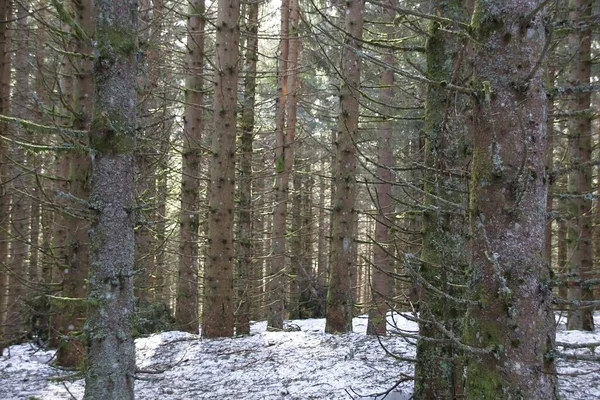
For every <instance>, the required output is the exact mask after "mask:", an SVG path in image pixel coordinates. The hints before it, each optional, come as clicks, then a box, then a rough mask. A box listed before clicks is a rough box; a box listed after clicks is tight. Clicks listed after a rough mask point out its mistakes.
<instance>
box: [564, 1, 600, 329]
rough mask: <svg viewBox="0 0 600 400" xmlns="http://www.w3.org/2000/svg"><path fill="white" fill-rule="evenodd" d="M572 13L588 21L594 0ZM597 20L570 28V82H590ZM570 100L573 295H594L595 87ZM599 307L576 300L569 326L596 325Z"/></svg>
mask: <svg viewBox="0 0 600 400" xmlns="http://www.w3.org/2000/svg"><path fill="white" fill-rule="evenodd" d="M569 10H570V12H569V18H570V20H571V21H572V23H573V24H574V26H576V25H578V24H579V23H581V22H582V21H587V20H589V18H590V17H591V15H592V1H591V0H571V1H570V2H569ZM591 33H592V30H591V26H589V25H587V27H585V28H584V27H579V28H578V29H573V30H572V31H571V32H570V33H569V37H568V43H569V48H570V49H573V50H574V52H575V55H574V57H573V59H572V60H571V62H570V68H569V72H568V82H569V84H571V85H573V86H580V85H589V84H590V72H591V62H590V50H591ZM573 96H574V97H573V99H571V100H570V101H569V111H570V112H571V113H573V114H575V115H574V116H572V117H570V119H569V126H568V129H569V137H568V147H569V154H570V159H569V164H570V166H571V167H572V169H573V170H572V172H571V173H570V174H569V177H568V186H567V191H568V193H569V194H570V195H571V196H573V197H572V198H571V199H569V200H568V206H567V211H568V216H569V221H568V223H567V244H568V246H569V253H570V257H569V275H570V276H572V277H573V278H572V279H570V281H571V284H569V300H571V301H574V302H577V301H581V300H583V301H591V300H594V291H593V287H592V286H590V285H588V284H586V283H585V281H586V280H588V279H593V278H594V275H593V251H594V250H593V244H592V235H593V231H592V222H593V221H592V199H591V196H590V195H591V194H592V191H593V187H592V168H593V167H592V166H589V165H587V166H583V167H578V166H577V165H578V164H585V163H589V161H590V159H591V155H592V120H591V118H590V116H589V113H587V112H586V110H588V109H589V108H590V105H591V94H590V92H589V91H587V92H586V91H584V92H579V93H575V94H573ZM593 311H594V308H593V307H581V306H579V307H578V306H572V307H571V309H570V311H569V314H568V318H567V329H579V330H581V329H583V330H586V331H593V330H594V318H593Z"/></svg>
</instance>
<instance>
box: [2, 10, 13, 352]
mask: <svg viewBox="0 0 600 400" xmlns="http://www.w3.org/2000/svg"><path fill="white" fill-rule="evenodd" d="M11 5H12V1H10V0H2V1H0V20H2V21H9V20H10V17H11V11H10V10H11ZM10 47H11V38H10V30H9V29H8V23H2V24H0V57H1V59H0V112H1V113H2V114H3V115H7V114H8V112H9V110H10V79H11V52H10ZM5 137H8V125H7V124H6V123H0V182H1V184H2V186H1V187H0V352H1V351H2V350H3V349H4V346H5V345H6V344H7V341H6V329H5V321H6V316H7V315H6V304H7V303H6V301H7V299H6V290H7V281H6V280H7V278H8V274H7V272H8V270H7V266H8V226H9V217H10V191H9V190H8V183H7V182H8V180H9V179H8V164H7V163H8V144H7V142H6V140H5V139H4V138H5Z"/></svg>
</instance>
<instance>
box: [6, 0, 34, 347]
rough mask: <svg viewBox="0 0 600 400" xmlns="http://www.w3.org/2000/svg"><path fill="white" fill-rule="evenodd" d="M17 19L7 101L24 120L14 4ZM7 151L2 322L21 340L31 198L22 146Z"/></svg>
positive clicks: (23, 16)
mask: <svg viewBox="0 0 600 400" xmlns="http://www.w3.org/2000/svg"><path fill="white" fill-rule="evenodd" d="M16 8H17V14H16V17H17V21H16V24H15V29H16V31H15V33H16V34H17V37H18V38H19V40H15V43H14V44H15V58H14V67H15V86H14V88H13V99H12V102H11V114H12V115H14V116H15V117H17V118H23V119H28V118H29V117H30V116H29V111H28V108H29V107H28V104H27V99H28V98H29V96H30V93H29V92H30V90H31V89H30V85H29V73H30V72H31V68H30V65H31V63H30V62H29V61H30V60H28V58H29V49H28V20H29V18H28V10H27V9H26V8H25V6H24V5H23V4H21V3H17V7H16ZM10 133H11V135H10V136H12V139H14V140H15V141H17V142H19V141H20V142H26V141H27V138H26V135H27V133H26V132H25V129H23V128H21V127H13V128H12V129H10ZM9 154H10V158H11V161H12V162H13V164H12V165H11V166H10V167H9V168H10V171H11V173H10V175H11V178H10V182H11V183H12V203H11V210H10V211H11V216H10V236H11V241H10V256H11V257H10V262H9V264H8V265H9V268H10V272H9V274H8V296H7V300H8V301H7V312H8V315H7V319H6V323H5V329H6V335H7V336H8V338H9V339H24V337H23V334H24V331H25V329H26V328H25V323H26V321H24V319H23V311H24V310H23V300H24V298H23V297H24V296H25V286H24V285H23V282H26V281H27V280H28V279H29V276H28V266H27V258H28V252H29V246H28V242H29V241H28V239H29V218H30V216H31V208H30V205H31V201H30V197H29V193H28V187H29V186H30V185H31V182H28V181H27V180H28V178H27V173H26V171H25V169H24V168H23V166H24V162H25V158H26V156H25V149H24V148H23V147H22V146H19V145H15V144H14V143H13V144H12V146H9Z"/></svg>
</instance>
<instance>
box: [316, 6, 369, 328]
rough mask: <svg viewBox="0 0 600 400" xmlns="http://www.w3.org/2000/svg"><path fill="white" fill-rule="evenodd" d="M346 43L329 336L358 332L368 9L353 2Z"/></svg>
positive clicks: (347, 12) (347, 17)
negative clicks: (359, 171)
mask: <svg viewBox="0 0 600 400" xmlns="http://www.w3.org/2000/svg"><path fill="white" fill-rule="evenodd" d="M345 8H346V9H345V30H346V33H345V37H344V47H343V51H342V69H341V71H340V72H341V74H342V78H343V79H344V82H342V87H341V89H340V114H339V117H338V127H337V141H336V149H335V153H336V163H335V178H334V179H335V193H334V198H333V204H332V206H333V216H332V222H331V224H332V235H331V236H332V238H331V271H330V276H329V292H328V293H327V318H326V323H325V331H326V332H328V333H344V332H349V331H352V307H353V303H352V287H351V283H350V270H351V269H352V268H353V267H354V265H355V259H354V247H355V246H356V243H355V239H356V232H355V229H354V215H355V214H356V210H355V209H354V205H355V202H356V148H355V143H356V142H357V141H358V139H359V136H358V113H359V104H358V102H359V97H360V67H361V57H360V56H359V52H360V49H361V39H362V30H363V10H364V3H363V2H362V1H360V0H349V1H347V2H346V3H345Z"/></svg>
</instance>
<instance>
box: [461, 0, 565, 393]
mask: <svg viewBox="0 0 600 400" xmlns="http://www.w3.org/2000/svg"><path fill="white" fill-rule="evenodd" d="M541 3H542V1H541V0H537V1H530V0H510V1H505V0H493V1H477V2H476V5H475V11H474V15H473V19H472V22H471V26H472V27H473V37H474V39H475V40H476V43H479V45H478V46H477V47H476V51H475V54H474V57H473V68H474V72H473V86H472V87H473V88H474V90H475V94H474V99H473V101H474V110H473V119H474V120H473V131H474V144H473V162H472V172H471V186H470V187H471V199H470V205H471V210H470V218H471V229H472V240H473V252H472V262H471V271H470V274H469V275H470V281H469V291H470V299H471V300H472V301H473V302H474V303H470V304H469V306H468V313H467V317H466V320H465V322H464V327H465V339H466V342H467V343H468V344H469V345H471V346H473V347H474V348H476V349H477V350H475V349H473V350H471V352H470V353H469V355H468V360H467V365H468V368H467V376H466V387H465V397H466V398H467V399H478V400H483V399H509V398H524V399H556V398H557V397H558V389H557V379H556V370H555V363H554V359H553V356H552V354H553V350H554V338H555V325H554V313H553V311H552V292H551V290H550V287H549V280H550V274H549V269H548V266H547V265H546V263H545V261H544V257H543V249H544V230H545V226H546V193H547V177H546V172H545V168H544V162H545V160H544V158H545V151H546V106H547V102H546V92H545V90H544V87H543V84H542V75H543V73H542V71H541V69H540V68H539V66H540V64H539V63H538V62H541V59H542V57H543V56H544V42H545V39H546V37H545V31H544V13H543V11H540V10H537V11H536V12H535V13H532V12H533V11H534V10H536V7H537V6H539V5H540V4H541Z"/></svg>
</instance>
